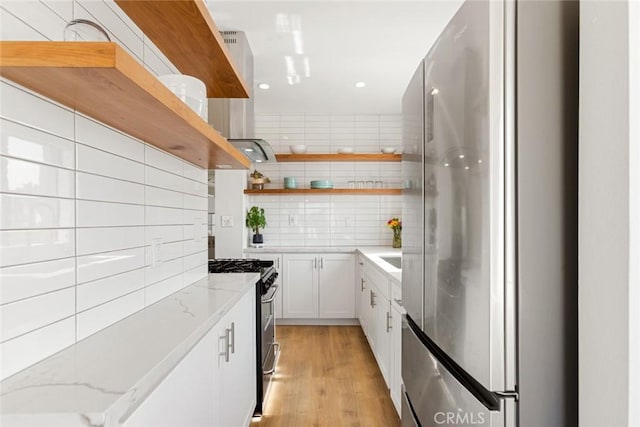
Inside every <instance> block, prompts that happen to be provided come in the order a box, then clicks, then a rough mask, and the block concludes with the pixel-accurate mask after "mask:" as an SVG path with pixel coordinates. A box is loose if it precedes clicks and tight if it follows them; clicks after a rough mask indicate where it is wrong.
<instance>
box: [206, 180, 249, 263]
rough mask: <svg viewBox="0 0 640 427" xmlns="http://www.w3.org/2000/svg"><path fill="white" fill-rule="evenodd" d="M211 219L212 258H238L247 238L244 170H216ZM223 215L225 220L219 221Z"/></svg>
mask: <svg viewBox="0 0 640 427" xmlns="http://www.w3.org/2000/svg"><path fill="white" fill-rule="evenodd" d="M215 173H216V184H215V185H216V191H215V194H216V197H215V212H216V214H215V215H214V220H215V221H216V223H215V229H216V231H215V233H216V258H242V249H243V248H245V247H246V246H247V245H246V241H247V228H246V226H245V213H246V210H247V209H246V207H245V195H244V193H243V191H244V189H245V188H246V182H247V178H246V176H247V172H246V171H244V170H216V172H215ZM223 218H228V219H225V223H224V224H223Z"/></svg>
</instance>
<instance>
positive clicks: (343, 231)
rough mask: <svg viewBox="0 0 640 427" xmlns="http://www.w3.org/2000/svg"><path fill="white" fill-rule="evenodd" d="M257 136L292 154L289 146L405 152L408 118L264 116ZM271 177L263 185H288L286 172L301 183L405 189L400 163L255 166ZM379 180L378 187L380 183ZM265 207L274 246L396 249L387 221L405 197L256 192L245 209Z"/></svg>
mask: <svg viewBox="0 0 640 427" xmlns="http://www.w3.org/2000/svg"><path fill="white" fill-rule="evenodd" d="M256 135H259V136H260V137H261V138H264V139H266V140H267V141H269V143H270V144H271V146H272V147H273V149H274V151H275V152H276V153H290V151H289V145H294V144H305V145H307V147H308V152H310V153H336V152H337V149H338V148H339V147H352V148H354V149H355V151H356V152H358V153H380V148H381V147H395V148H397V149H398V150H400V149H401V142H402V121H401V116H400V115H397V114H367V115H350V114H305V113H299V114H258V115H257V116H256ZM253 167H255V168H257V169H258V170H259V171H260V172H262V173H264V174H265V175H266V176H268V177H269V178H270V179H271V183H270V184H267V185H265V188H283V187H284V177H285V176H292V177H295V178H296V181H297V184H298V187H300V188H309V183H310V181H311V180H315V179H330V180H332V181H333V183H334V186H335V188H348V183H349V181H363V182H365V185H366V181H372V182H375V181H382V185H383V187H384V188H400V187H401V185H402V169H401V163H400V162H308V163H304V162H291V163H270V164H258V165H253ZM374 185H375V184H374ZM253 205H257V206H260V207H263V208H264V209H265V214H266V217H267V224H268V225H267V228H266V229H265V230H264V233H263V234H264V239H265V245H268V246H390V245H391V240H392V232H391V230H390V229H388V228H387V227H386V226H385V224H386V222H387V220H389V218H392V217H399V216H401V212H402V196H400V195H394V196H369V195H367V196H362V195H331V196H328V195H309V194H307V195H277V196H276V195H274V196H263V195H260V196H257V195H250V196H249V197H248V198H247V206H253Z"/></svg>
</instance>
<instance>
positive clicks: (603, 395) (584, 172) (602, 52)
mask: <svg viewBox="0 0 640 427" xmlns="http://www.w3.org/2000/svg"><path fill="white" fill-rule="evenodd" d="M639 18H640V14H639V13H638V5H637V4H633V2H629V1H619V2H591V1H584V2H581V20H580V26H581V30H580V33H581V42H580V58H581V60H580V183H579V185H580V187H579V188H580V192H579V203H580V211H579V215H580V216H579V238H580V242H579V250H580V259H579V277H580V282H579V322H580V323H579V328H580V348H579V350H580V391H579V393H580V425H581V426H584V427H591V426H593V427H600V426H604V425H606V426H612V427H623V426H634V427H635V426H638V425H640V417H639V414H638V411H639V409H638V401H639V399H640V394H639V392H638V386H639V385H640V382H639V373H638V369H639V364H640V358H639V356H640V354H639V353H640V352H639V344H638V340H639V338H638V336H639V333H640V327H639V325H638V310H640V301H639V298H638V295H639V290H638V287H639V285H640V283H639V279H640V274H639V271H638V260H640V251H639V247H638V243H639V241H640V230H639V221H640V209H639V208H640V203H639V197H640V196H639V195H638V193H639V191H640V185H639V171H638V168H639V167H640V158H639V147H638V145H639V141H638V117H640V110H639V109H638V103H639V101H640V95H639V93H638V92H639V90H638V89H639V86H638V72H639V71H640V69H639V68H640V67H639V66H638V50H639V49H640V43H639V42H638V32H639V28H638V26H639V25H640V19H639Z"/></svg>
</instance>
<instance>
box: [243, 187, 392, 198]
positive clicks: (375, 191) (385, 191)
mask: <svg viewBox="0 0 640 427" xmlns="http://www.w3.org/2000/svg"><path fill="white" fill-rule="evenodd" d="M244 194H260V195H269V194H359V195H388V196H392V195H396V194H402V189H401V188H364V189H359V188H330V189H326V190H323V189H315V188H266V189H264V190H252V189H247V190H244Z"/></svg>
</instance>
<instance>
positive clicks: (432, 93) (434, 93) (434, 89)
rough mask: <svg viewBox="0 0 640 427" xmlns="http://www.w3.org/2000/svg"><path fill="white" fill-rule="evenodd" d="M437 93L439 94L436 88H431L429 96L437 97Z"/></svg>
mask: <svg viewBox="0 0 640 427" xmlns="http://www.w3.org/2000/svg"><path fill="white" fill-rule="evenodd" d="M438 93H440V91H439V90H438V88H435V87H434V88H433V89H431V95H437V94H438Z"/></svg>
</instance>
